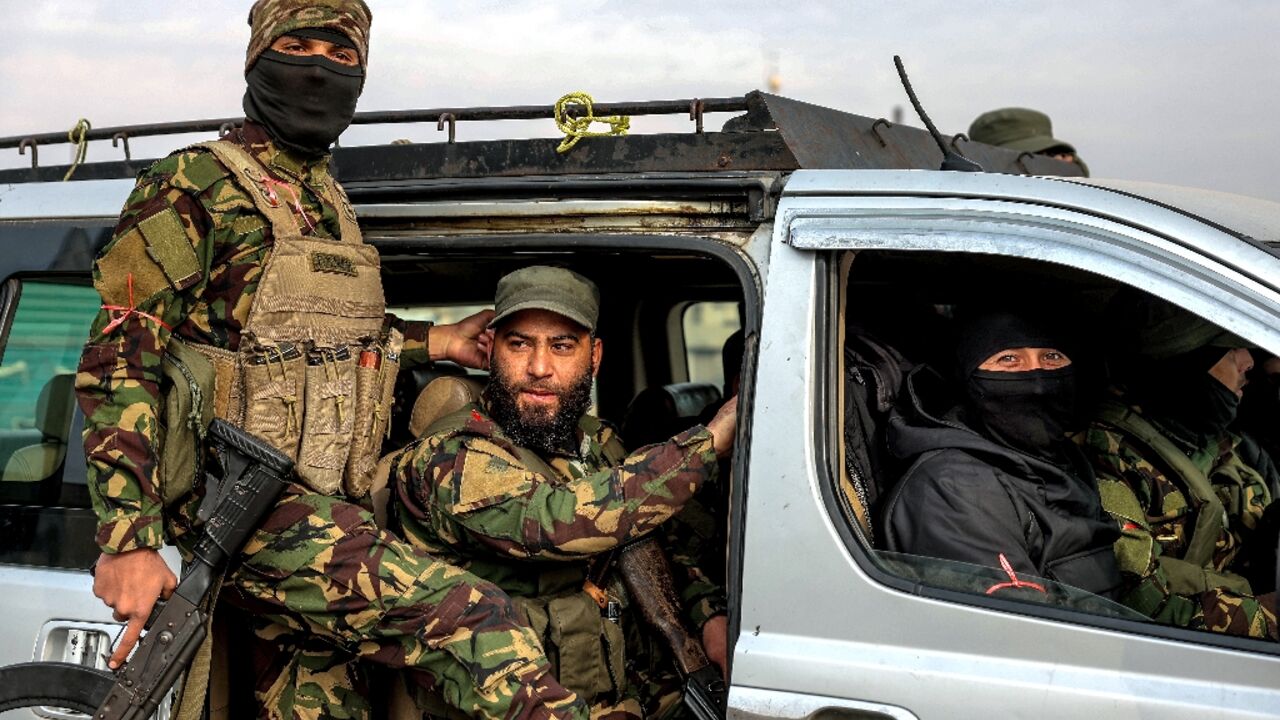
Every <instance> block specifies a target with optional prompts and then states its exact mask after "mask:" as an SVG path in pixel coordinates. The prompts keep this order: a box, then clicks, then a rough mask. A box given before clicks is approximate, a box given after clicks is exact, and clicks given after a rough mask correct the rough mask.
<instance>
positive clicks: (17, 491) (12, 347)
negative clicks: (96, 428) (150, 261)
mask: <svg viewBox="0 0 1280 720" xmlns="http://www.w3.org/2000/svg"><path fill="white" fill-rule="evenodd" d="M6 290H7V291H8V292H9V293H11V295H10V305H9V307H10V310H9V318H8V321H9V323H8V327H7V328H5V330H6V332H5V334H4V338H5V340H4V344H3V348H2V349H0V353H2V354H0V562H5V563H15V564H22V565H51V566H54V567H86V566H87V565H88V563H89V562H91V561H92V558H93V557H94V556H96V551H95V549H94V547H93V520H92V513H91V512H89V511H87V510H86V508H88V507H89V493H88V486H87V484H86V475H85V464H84V453H83V450H82V449H81V443H80V430H79V428H81V427H83V418H82V416H81V415H80V413H79V411H78V409H77V405H76V398H75V388H74V385H75V372H76V366H77V364H78V363H79V360H80V351H81V348H83V346H84V342H85V339H86V338H87V337H88V332H89V324H90V323H91V322H92V321H93V317H94V315H95V313H96V312H97V310H98V306H99V305H100V304H101V302H102V301H101V299H100V298H99V297H98V293H97V292H96V291H95V290H94V288H93V287H92V286H91V285H89V284H88V283H87V282H84V281H71V280H63V279H57V278H25V279H21V280H15V281H11V282H10V283H9V285H8V286H7V288H6Z"/></svg>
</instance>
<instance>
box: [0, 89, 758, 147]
mask: <svg viewBox="0 0 1280 720" xmlns="http://www.w3.org/2000/svg"><path fill="white" fill-rule="evenodd" d="M593 108H594V111H595V112H596V113H597V114H601V115H674V114H683V113H689V114H690V118H691V119H694V118H693V115H694V110H695V109H698V110H701V112H698V113H696V115H697V120H698V121H699V123H700V121H701V115H702V113H713V112H743V111H745V110H746V109H747V98H746V97H722V98H690V99H687V100H650V101H642V102H617V103H595V104H594V105H593ZM444 115H450V116H452V118H453V120H454V121H455V122H464V121H470V122H483V121H490V120H540V119H547V118H553V117H555V108H554V107H553V106H551V105H509V106H495V107H471V108H438V109H431V110H380V111H374V112H362V113H356V115H355V118H354V119H353V120H352V124H353V125H391V124H399V123H434V122H439V120H440V118H441V117H442V116H444ZM242 120H243V118H239V117H235V118H218V119H216V120H185V121H181V122H167V123H147V124H140V125H117V126H115V127H107V128H94V129H92V130H90V131H89V132H88V133H86V134H85V139H86V140H111V139H112V138H117V137H123V138H125V139H126V140H127V139H131V138H139V137H147V136H155V135H178V134H183V133H201V132H216V131H220V130H222V129H223V128H224V127H225V126H227V125H228V124H231V125H236V124H239V123H240V122H241V121H242ZM24 142H25V143H27V144H28V145H29V144H31V143H38V144H40V145H57V144H59V143H67V142H70V141H69V139H68V138H67V133H66V132H50V133H37V134H34V135H13V136H10V137H4V138H0V148H16V147H18V146H20V145H22V144H23V143H24Z"/></svg>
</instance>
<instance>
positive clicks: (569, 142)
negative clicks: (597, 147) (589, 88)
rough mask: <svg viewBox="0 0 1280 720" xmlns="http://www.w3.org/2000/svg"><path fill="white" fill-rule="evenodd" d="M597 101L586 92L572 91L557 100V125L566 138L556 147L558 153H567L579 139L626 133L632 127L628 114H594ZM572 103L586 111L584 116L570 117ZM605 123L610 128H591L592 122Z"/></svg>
mask: <svg viewBox="0 0 1280 720" xmlns="http://www.w3.org/2000/svg"><path fill="white" fill-rule="evenodd" d="M593 102H595V101H594V100H592V99H591V96H590V95H588V94H586V93H584V92H571V93H569V94H568V95H565V96H564V97H562V98H560V99H559V100H557V101H556V108H555V110H556V127H558V128H560V132H562V133H564V140H562V141H560V146H559V147H557V148H556V152H558V153H567V152H569V151H570V150H572V149H573V146H574V145H577V144H578V141H579V140H581V139H582V138H586V137H608V136H610V135H626V134H627V130H629V129H631V118H629V117H627V116H626V115H610V116H607V117H596V116H595V115H593V114H592V109H591V105H592V103H593ZM570 105H580V106H582V108H583V109H584V110H585V111H586V113H585V114H584V115H583V116H582V117H570V116H569V114H568V113H567V112H566V110H568V108H569V106H570ZM593 122H598V123H604V124H606V125H608V126H609V129H608V130H606V131H604V132H597V131H592V130H591V123H593Z"/></svg>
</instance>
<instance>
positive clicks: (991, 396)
mask: <svg viewBox="0 0 1280 720" xmlns="http://www.w3.org/2000/svg"><path fill="white" fill-rule="evenodd" d="M967 389H968V395H969V398H968V400H969V403H968V404H969V408H970V410H971V411H972V412H974V413H975V414H976V416H977V420H978V422H979V423H980V424H981V426H982V428H983V429H984V430H985V431H986V433H985V434H986V435H987V436H988V437H990V438H991V439H992V440H995V441H996V442H998V443H1000V444H1002V445H1005V446H1006V447H1010V448H1013V449H1014V450H1018V451H1020V452H1024V453H1027V454H1028V455H1033V456H1035V457H1038V458H1042V459H1054V458H1056V457H1057V455H1058V452H1057V448H1058V446H1059V444H1060V443H1061V442H1062V441H1063V439H1064V436H1065V435H1066V434H1067V431H1068V430H1070V429H1072V428H1073V426H1074V425H1075V424H1076V414H1077V413H1076V402H1077V400H1076V378H1075V373H1074V371H1073V370H1072V368H1070V367H1066V368H1061V369H1058V370H1030V371H1027V372H993V371H990V370H974V371H973V373H971V374H970V375H969V382H968V388H967Z"/></svg>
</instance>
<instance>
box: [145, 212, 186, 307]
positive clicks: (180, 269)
mask: <svg viewBox="0 0 1280 720" xmlns="http://www.w3.org/2000/svg"><path fill="white" fill-rule="evenodd" d="M138 231H139V232H141V233H142V237H143V239H144V240H145V241H146V244H147V255H148V256H149V257H150V258H151V259H152V261H154V262H155V264H157V265H159V266H160V270H161V272H163V273H164V276H165V277H166V278H168V280H169V284H170V285H172V286H173V287H174V288H175V289H177V290H186V289H187V288H189V287H191V286H192V285H195V284H196V283H197V282H199V281H200V258H198V257H196V251H195V248H193V247H192V246H191V239H190V238H189V237H188V236H187V231H186V229H185V228H184V227H183V225H182V219H181V218H179V217H178V211H177V210H174V209H173V206H168V207H166V208H165V209H164V210H161V211H160V212H158V213H156V214H155V215H152V216H151V217H149V218H147V219H146V220H143V221H142V222H140V223H138Z"/></svg>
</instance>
